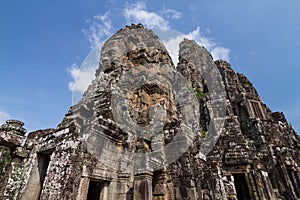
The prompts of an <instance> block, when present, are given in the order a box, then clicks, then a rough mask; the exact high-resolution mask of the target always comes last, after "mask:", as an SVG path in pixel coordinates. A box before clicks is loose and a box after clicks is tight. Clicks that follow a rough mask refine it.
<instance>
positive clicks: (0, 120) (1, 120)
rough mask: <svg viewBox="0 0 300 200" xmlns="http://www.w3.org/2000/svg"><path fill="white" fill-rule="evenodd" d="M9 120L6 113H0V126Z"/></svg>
mask: <svg viewBox="0 0 300 200" xmlns="http://www.w3.org/2000/svg"><path fill="white" fill-rule="evenodd" d="M8 119H10V116H9V114H8V113H6V112H4V111H0V125H1V124H4V123H5V121H6V120H8Z"/></svg>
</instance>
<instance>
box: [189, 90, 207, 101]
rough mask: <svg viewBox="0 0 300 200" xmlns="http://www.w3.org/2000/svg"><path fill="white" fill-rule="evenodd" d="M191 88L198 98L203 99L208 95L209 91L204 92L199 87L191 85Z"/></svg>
mask: <svg viewBox="0 0 300 200" xmlns="http://www.w3.org/2000/svg"><path fill="white" fill-rule="evenodd" d="M189 90H190V92H195V95H196V97H197V99H198V100H201V99H203V98H204V97H206V95H207V92H202V91H200V90H199V89H198V88H196V89H194V88H193V87H190V88H189Z"/></svg>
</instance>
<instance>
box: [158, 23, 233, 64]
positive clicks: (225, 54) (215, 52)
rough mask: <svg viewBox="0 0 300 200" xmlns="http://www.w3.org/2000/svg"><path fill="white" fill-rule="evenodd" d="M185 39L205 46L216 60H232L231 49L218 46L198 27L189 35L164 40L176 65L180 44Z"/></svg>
mask: <svg viewBox="0 0 300 200" xmlns="http://www.w3.org/2000/svg"><path fill="white" fill-rule="evenodd" d="M184 38H187V39H191V40H195V41H196V42H197V43H198V44H199V45H201V46H204V47H205V48H206V49H207V50H208V51H209V52H210V53H211V54H212V56H213V58H214V60H219V59H223V60H226V61H229V59H230V57H229V54H230V49H228V48H225V47H222V46H220V45H218V44H217V43H215V42H214V40H213V39H212V38H209V37H206V36H205V35H204V34H203V33H202V32H201V31H200V27H197V28H196V29H195V30H193V31H191V32H189V33H187V34H181V35H177V36H176V37H173V38H169V39H167V40H163V42H164V44H165V46H166V48H167V50H168V52H169V53H170V54H171V57H172V60H173V62H174V64H175V65H176V63H178V52H179V44H180V42H181V41H183V39H184Z"/></svg>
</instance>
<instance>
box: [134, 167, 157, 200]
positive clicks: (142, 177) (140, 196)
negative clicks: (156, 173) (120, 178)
mask: <svg viewBox="0 0 300 200" xmlns="http://www.w3.org/2000/svg"><path fill="white" fill-rule="evenodd" d="M152 177H153V173H151V172H148V173H143V174H137V175H134V200H152Z"/></svg>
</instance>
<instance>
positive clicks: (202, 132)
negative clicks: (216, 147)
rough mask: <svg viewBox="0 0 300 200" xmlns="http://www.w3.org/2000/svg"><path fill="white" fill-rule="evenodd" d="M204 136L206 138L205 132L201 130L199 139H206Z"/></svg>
mask: <svg viewBox="0 0 300 200" xmlns="http://www.w3.org/2000/svg"><path fill="white" fill-rule="evenodd" d="M206 136H207V132H206V131H205V130H202V131H201V137H202V138H206Z"/></svg>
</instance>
